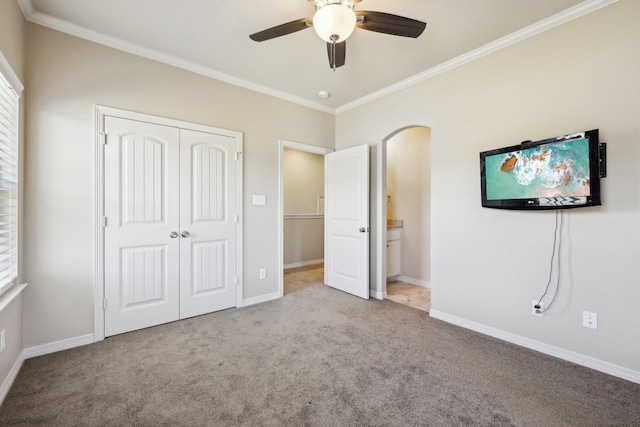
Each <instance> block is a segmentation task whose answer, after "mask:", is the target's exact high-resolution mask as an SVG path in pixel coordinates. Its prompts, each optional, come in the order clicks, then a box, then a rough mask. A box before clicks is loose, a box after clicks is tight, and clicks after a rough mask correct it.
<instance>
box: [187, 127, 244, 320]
mask: <svg viewBox="0 0 640 427" xmlns="http://www.w3.org/2000/svg"><path fill="white" fill-rule="evenodd" d="M235 157H236V139H235V138H233V137H229V136H224V135H217V134H210V133H204V132H196V131H191V130H184V129H182V130H181V131H180V163H181V165H180V166H181V167H180V170H181V177H180V187H181V189H180V234H181V237H180V318H181V319H184V318H186V317H192V316H198V315H200V314H204V313H210V312H212V311H217V310H222V309H225V308H229V307H235V306H236V284H237V280H238V278H237V275H236V264H237V259H236V258H237V237H236V234H237V226H238V223H237V221H238V218H239V212H238V200H237V185H238V183H237V181H238V180H237V179H236V173H237V163H238V162H237V161H236V158H235Z"/></svg>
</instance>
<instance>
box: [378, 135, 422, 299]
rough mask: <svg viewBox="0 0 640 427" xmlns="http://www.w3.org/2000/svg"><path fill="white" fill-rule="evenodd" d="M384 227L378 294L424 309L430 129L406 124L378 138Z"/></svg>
mask: <svg viewBox="0 0 640 427" xmlns="http://www.w3.org/2000/svg"><path fill="white" fill-rule="evenodd" d="M383 152H384V160H383V169H384V174H383V175H384V178H383V184H384V185H383V186H384V193H383V197H384V202H385V203H384V212H383V213H382V216H383V218H385V219H386V224H385V225H386V226H387V233H386V241H385V242H384V243H385V245H384V248H385V249H386V250H385V251H384V252H385V255H386V257H385V258H386V261H385V262H384V266H385V271H386V274H385V276H384V277H385V278H386V279H387V280H385V281H384V288H383V289H384V291H383V296H384V297H385V298H389V299H392V300H394V301H397V302H400V303H403V304H407V305H410V306H413V307H415V308H419V309H422V310H425V311H428V310H429V308H430V286H431V244H430V242H431V207H430V203H431V129H430V128H428V127H424V126H411V127H406V128H402V129H400V130H398V131H397V132H394V133H393V134H391V135H390V136H389V137H388V138H386V139H385V140H384V141H383Z"/></svg>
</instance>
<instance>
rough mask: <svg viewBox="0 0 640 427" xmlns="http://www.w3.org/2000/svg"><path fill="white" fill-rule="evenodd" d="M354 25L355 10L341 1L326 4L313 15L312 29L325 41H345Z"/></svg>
mask: <svg viewBox="0 0 640 427" xmlns="http://www.w3.org/2000/svg"><path fill="white" fill-rule="evenodd" d="M355 27H356V14H355V12H354V11H353V10H352V9H351V8H350V7H349V6H348V5H344V4H342V3H335V4H328V5H326V6H324V7H321V8H320V9H318V10H317V11H316V14H315V15H313V29H314V30H316V33H317V34H318V36H319V37H320V38H321V39H322V40H324V41H326V42H327V43H338V42H343V41H345V40H346V39H347V38H348V37H349V36H350V35H351V33H352V32H353V30H354V28H355Z"/></svg>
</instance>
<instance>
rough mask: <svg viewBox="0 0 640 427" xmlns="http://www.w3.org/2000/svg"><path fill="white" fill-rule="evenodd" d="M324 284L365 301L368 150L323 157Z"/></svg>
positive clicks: (367, 270)
mask: <svg viewBox="0 0 640 427" xmlns="http://www.w3.org/2000/svg"><path fill="white" fill-rule="evenodd" d="M325 177H326V178H325V179H326V181H327V183H326V186H325V188H326V194H325V224H326V244H325V250H326V255H325V280H326V282H327V285H329V286H331V287H334V288H336V289H339V290H342V291H345V292H348V293H350V294H353V295H356V296H359V297H361V298H365V299H368V298H369V146H367V145H361V146H358V147H353V148H349V149H346V150H341V151H337V152H334V153H330V154H328V155H327V156H326V173H325Z"/></svg>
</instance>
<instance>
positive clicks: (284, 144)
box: [277, 140, 334, 298]
mask: <svg viewBox="0 0 640 427" xmlns="http://www.w3.org/2000/svg"><path fill="white" fill-rule="evenodd" d="M278 144H279V153H278V172H279V173H278V295H277V297H278V298H282V297H283V296H284V149H285V148H288V149H291V150H298V151H305V152H307V153H314V154H320V155H322V156H326V155H327V154H329V153H333V151H334V150H333V149H331V148H324V147H318V146H316V145H307V144H301V143H298V142H292V141H285V140H279V141H278ZM325 180H326V177H325ZM325 245H326V242H325ZM325 250H326V246H325ZM325 282H326V280H325Z"/></svg>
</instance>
